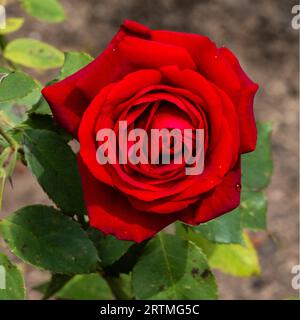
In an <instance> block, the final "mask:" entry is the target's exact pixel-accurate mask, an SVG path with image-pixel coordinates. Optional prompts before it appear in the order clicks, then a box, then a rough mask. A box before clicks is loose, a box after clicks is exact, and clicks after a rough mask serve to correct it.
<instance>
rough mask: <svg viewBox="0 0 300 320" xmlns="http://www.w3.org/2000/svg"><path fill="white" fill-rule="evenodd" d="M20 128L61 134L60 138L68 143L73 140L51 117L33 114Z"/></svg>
mask: <svg viewBox="0 0 300 320" xmlns="http://www.w3.org/2000/svg"><path fill="white" fill-rule="evenodd" d="M19 128H23V129H40V130H48V131H53V132H55V133H57V134H59V136H60V137H61V138H62V139H63V140H64V141H66V142H69V141H70V140H72V139H73V137H72V136H71V135H70V134H69V133H67V132H66V131H65V130H64V129H63V128H62V127H60V126H59V125H58V124H57V123H56V121H55V120H54V119H53V117H51V116H50V115H42V114H36V113H31V114H29V116H28V118H27V119H26V121H25V122H23V123H22V124H21V126H20V127H19Z"/></svg>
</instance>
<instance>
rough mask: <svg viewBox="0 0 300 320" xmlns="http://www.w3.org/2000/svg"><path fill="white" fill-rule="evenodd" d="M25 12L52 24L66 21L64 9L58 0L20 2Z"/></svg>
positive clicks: (23, 0)
mask: <svg viewBox="0 0 300 320" xmlns="http://www.w3.org/2000/svg"><path fill="white" fill-rule="evenodd" d="M20 1H21V4H22V7H23V8H24V10H25V11H26V12H27V13H28V14H29V15H31V16H33V17H35V18H37V19H39V20H43V21H47V22H52V23H58V22H62V21H64V20H65V13H64V9H63V7H62V6H61V4H60V3H59V1H58V0H20Z"/></svg>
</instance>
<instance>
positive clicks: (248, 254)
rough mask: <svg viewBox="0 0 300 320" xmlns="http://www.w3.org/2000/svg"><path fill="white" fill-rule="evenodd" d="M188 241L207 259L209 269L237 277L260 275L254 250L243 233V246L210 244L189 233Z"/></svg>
mask: <svg viewBox="0 0 300 320" xmlns="http://www.w3.org/2000/svg"><path fill="white" fill-rule="evenodd" d="M188 239H189V240H191V241H192V242H194V243H195V244H196V245H197V246H198V247H200V248H201V249H202V250H203V251H204V253H205V254H206V256H207V258H208V263H209V265H210V267H211V268H215V269H219V270H221V271H222V272H224V273H228V274H231V275H233V276H237V277H249V276H254V275H259V274H260V266H259V261H258V257H257V253H256V251H255V248H254V247H253V245H252V243H251V240H250V239H249V237H248V236H247V234H246V233H244V236H243V241H244V245H243V246H242V245H240V244H217V243H213V242H210V241H209V240H207V239H205V238H204V237H203V236H201V235H200V234H197V233H195V232H191V231H189V233H188Z"/></svg>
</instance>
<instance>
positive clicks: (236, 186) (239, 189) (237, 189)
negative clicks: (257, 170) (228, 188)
mask: <svg viewBox="0 0 300 320" xmlns="http://www.w3.org/2000/svg"><path fill="white" fill-rule="evenodd" d="M241 189H242V186H241V184H240V183H237V184H236V185H235V190H236V191H237V192H240V191H241Z"/></svg>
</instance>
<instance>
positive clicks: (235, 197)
mask: <svg viewBox="0 0 300 320" xmlns="http://www.w3.org/2000/svg"><path fill="white" fill-rule="evenodd" d="M240 163H241V162H240V160H239V161H238V163H237V164H236V166H235V167H234V168H233V170H232V171H231V172H229V173H228V174H227V175H226V176H225V177H224V179H223V181H222V183H221V184H219V185H218V186H217V187H215V188H214V189H213V190H211V191H209V192H207V193H206V194H204V195H203V197H202V199H201V200H200V201H199V202H198V204H197V205H196V207H197V208H195V209H196V210H195V211H192V210H190V212H188V213H187V214H185V215H184V216H182V217H181V218H180V219H181V220H182V221H184V222H186V223H189V224H192V225H197V224H199V223H201V222H206V221H209V220H211V219H214V218H217V217H218V216H220V215H222V214H224V213H226V212H230V211H231V210H233V209H234V208H236V207H237V206H239V204H240V196H241V194H240V186H241V164H240ZM193 207H194V206H193Z"/></svg>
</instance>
